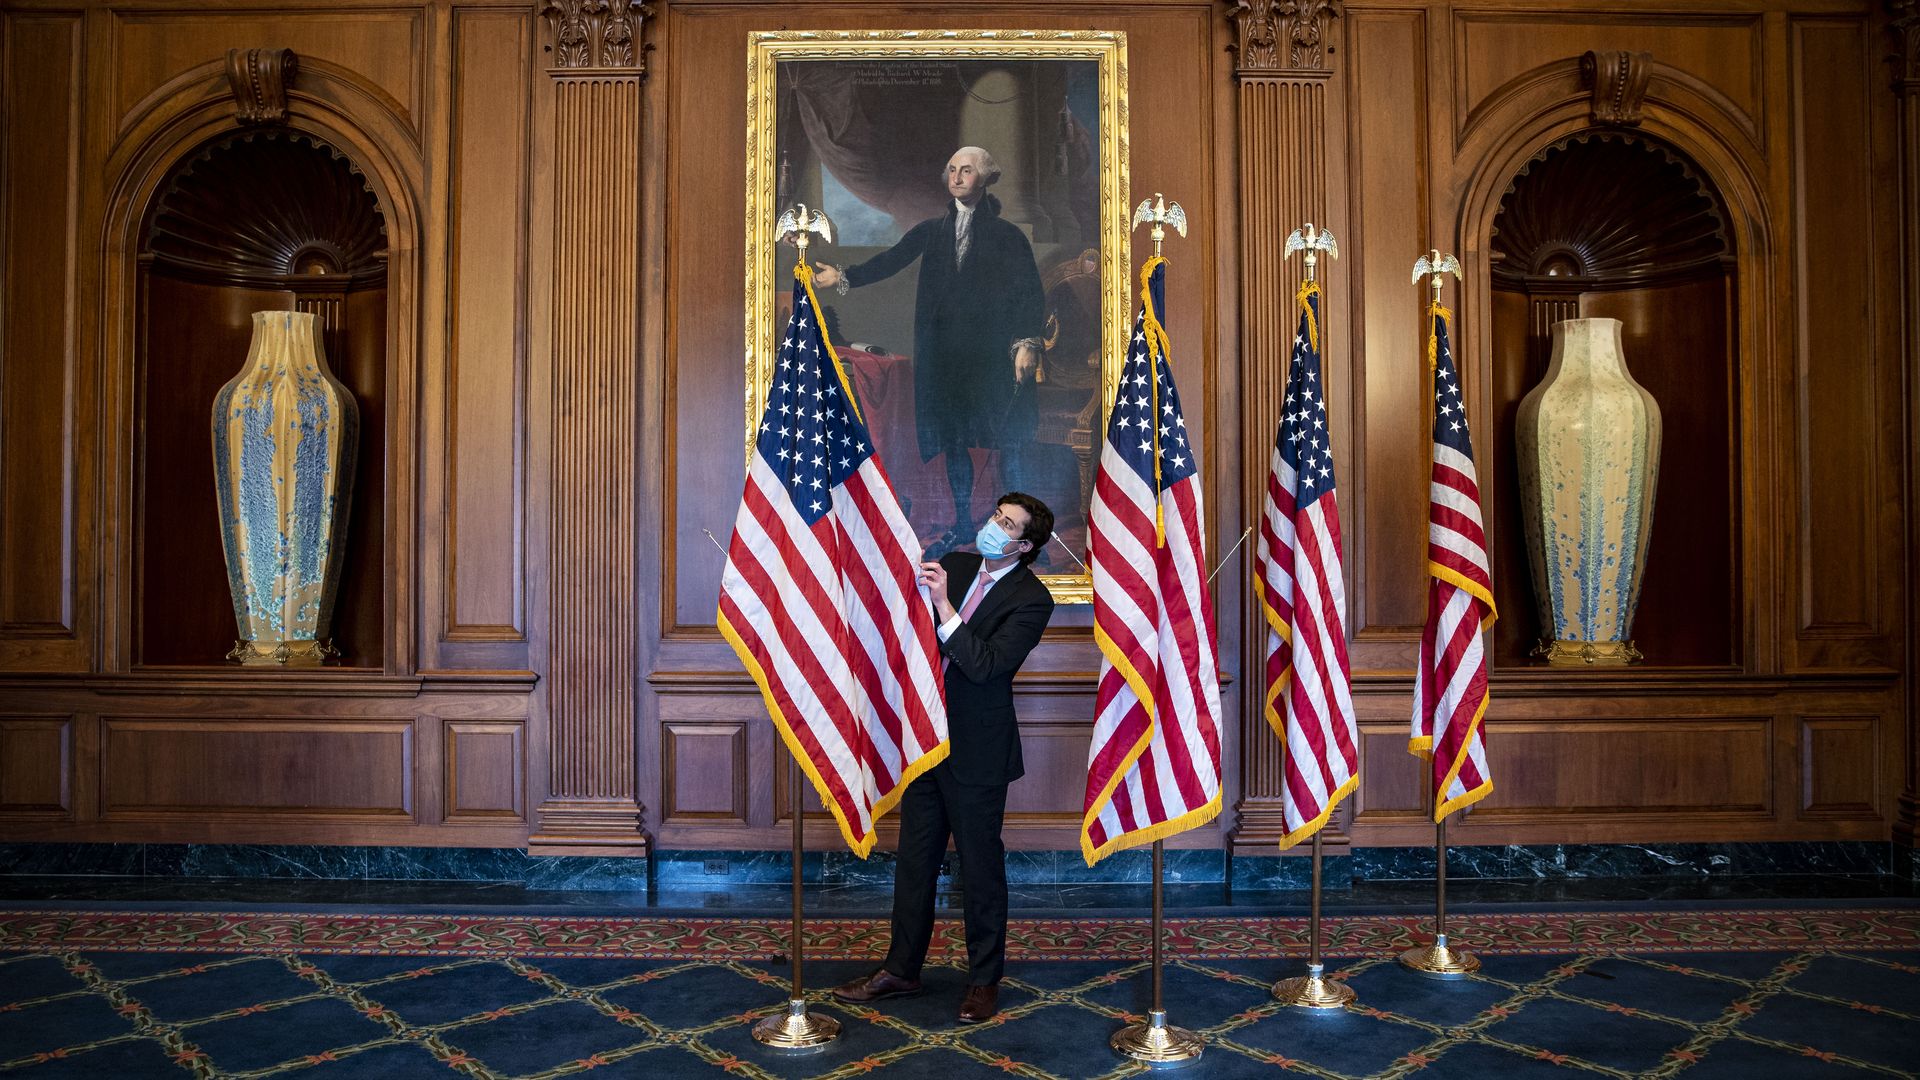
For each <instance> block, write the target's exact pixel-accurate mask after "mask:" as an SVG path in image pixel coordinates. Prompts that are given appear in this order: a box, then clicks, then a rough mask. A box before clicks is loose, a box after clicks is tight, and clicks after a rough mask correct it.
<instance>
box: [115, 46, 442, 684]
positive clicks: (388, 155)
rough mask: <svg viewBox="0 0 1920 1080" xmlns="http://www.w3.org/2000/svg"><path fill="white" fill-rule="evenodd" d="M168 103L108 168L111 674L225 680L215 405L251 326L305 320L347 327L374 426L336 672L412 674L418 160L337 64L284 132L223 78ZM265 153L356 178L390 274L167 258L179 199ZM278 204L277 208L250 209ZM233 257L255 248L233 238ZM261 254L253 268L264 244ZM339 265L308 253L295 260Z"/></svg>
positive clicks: (190, 83)
mask: <svg viewBox="0 0 1920 1080" xmlns="http://www.w3.org/2000/svg"><path fill="white" fill-rule="evenodd" d="M163 89H165V90H169V91H171V93H165V94H163V93H159V92H156V93H155V94H154V95H151V96H149V97H148V98H147V99H146V100H145V101H143V102H142V103H141V105H140V106H139V107H137V108H136V109H135V110H134V111H133V112H132V113H130V114H129V117H128V119H127V121H126V123H125V124H124V125H123V127H122V134H121V137H120V139H119V141H118V144H117V147H116V150H115V152H114V153H113V155H112V156H111V158H110V159H109V175H111V176H113V177H115V178H116V183H115V185H114V187H113V188H112V189H111V195H110V197H109V201H108V206H107V212H106V215H105V236H104V245H103V246H104V254H105V257H106V264H107V265H106V268H105V269H106V273H105V274H104V276H103V290H102V311H103V327H102V329H103V332H104V339H103V343H104V345H105V348H104V349H103V359H104V363H105V365H106V367H105V376H106V385H107V387H108V389H109V393H108V395H107V397H108V401H109V408H108V410H107V412H108V415H109V416H110V417H112V418H113V419H114V421H115V422H114V423H113V424H112V425H111V429H110V431H109V432H108V439H109V441H110V442H112V443H113V445H112V447H111V449H110V451H109V453H108V456H107V461H108V467H109V468H117V469H124V470H125V472H124V476H123V477H122V478H121V479H122V480H123V482H121V483H116V484H110V485H109V490H111V491H116V492H120V493H122V494H121V500H122V505H121V506H120V507H119V508H118V509H117V511H116V512H114V513H111V514H109V516H108V518H107V520H108V521H110V522H115V523H116V524H115V525H114V526H113V527H114V528H116V529H118V530H121V531H122V532H123V534H124V535H122V536H121V537H119V540H120V541H121V542H120V543H119V544H118V545H117V550H119V551H120V552H122V553H123V555H122V557H121V559H120V561H119V562H118V563H117V564H116V565H115V566H114V567H112V569H111V571H110V574H109V576H110V578H111V584H112V586H113V587H112V590H111V592H110V593H109V595H111V596H114V597H117V598H118V602H119V606H118V611H117V615H118V618H116V619H109V620H108V626H109V627H110V628H111V629H110V632H109V638H108V643H107V658H108V664H109V666H110V667H111V668H114V669H117V670H128V669H133V668H142V669H165V668H194V667H206V666H211V665H218V664H220V662H221V657H222V656H223V655H224V652H225V646H230V645H231V639H232V638H233V636H234V632H235V628H234V627H233V626H232V622H233V615H232V611H231V607H230V606H229V605H226V604H225V603H224V598H225V597H226V594H227V589H226V584H225V570H224V561H223V559H224V556H223V554H222V552H221V550H220V545H219V539H218V529H217V516H216V514H215V512H214V510H213V503H212V498H211V494H210V492H211V488H210V486H208V485H210V484H211V482H212V477H211V468H212V465H211V460H212V459H211V454H212V451H211V448H210V447H211V443H210V438H209V436H208V434H207V431H208V429H207V424H208V420H209V415H210V410H211V404H212V391H213V390H217V389H218V387H219V386H220V385H221V384H223V383H224V382H225V381H226V380H227V379H228V378H230V377H231V376H232V375H233V373H234V372H236V371H238V370H239V366H240V364H241V362H242V361H243V360H244V358H245V356H246V345H247V342H248V340H249V337H250V316H251V312H253V311H255V310H266V309H273V308H280V309H293V308H296V307H298V308H300V309H302V310H315V311H316V312H324V311H327V310H331V311H332V312H333V313H335V314H336V315H337V316H338V318H337V319H336V322H335V325H334V326H333V327H332V328H331V330H330V332H329V333H328V334H327V336H326V339H325V344H326V347H327V350H328V353H329V363H330V365H331V366H332V368H333V370H334V372H335V374H336V375H338V376H339V377H340V378H341V380H342V381H343V382H345V383H346V384H347V385H348V387H349V389H351V390H352V391H353V394H354V397H355V398H356V400H357V402H358V403H359V406H360V411H361V441H360V454H359V461H358V465H357V468H356V477H355V491H354V505H353V507H352V510H351V517H350V520H349V524H348V540H347V542H348V547H349V551H348V555H347V559H348V565H347V569H346V571H345V577H344V580H343V584H342V589H341V595H340V599H339V602H338V604H337V605H336V609H335V618H334V637H335V638H336V639H337V640H338V643H339V645H340V646H341V649H342V658H341V661H342V662H341V667H342V668H345V669H348V670H356V671H361V672H369V671H371V672H387V673H399V672H405V671H408V670H410V669H411V667H412V663H413V661H412V657H413V642H412V640H411V633H410V630H409V628H410V627H411V619H412V602H411V598H410V590H408V589H407V588H405V587H404V585H402V584H401V583H403V582H405V581H406V580H408V576H409V574H410V565H409V564H410V559H411V555H410V553H411V549H412V545H411V544H409V543H408V542H407V538H408V537H410V536H411V535H412V534H413V519H414V514H415V511H414V505H413V501H414V497H413V485H412V482H411V479H410V478H411V477H412V476H413V474H414V462H415V460H416V458H417V451H416V447H415V445H414V444H415V440H416V438H417V436H416V433H415V425H414V422H413V419H412V411H413V410H412V409H411V407H410V403H411V402H412V401H413V400H414V387H415V385H416V383H417V381H418V372H417V370H416V358H417V356H418V350H419V344H418V343H419V337H420V310H419V304H420V289H419V282H418V273H419V261H418V252H419V251H420V248H421V243H420V240H421V238H420V227H421V225H420V223H421V220H422V217H421V213H420V206H421V202H420V198H419V192H420V190H421V177H422V173H423V168H422V164H421V160H420V156H419V148H418V146H417V144H416V143H415V141H414V139H413V134H412V132H411V131H410V129H408V128H407V126H406V125H405V124H404V123H402V122H401V121H400V119H399V117H398V115H397V114H396V113H395V112H394V111H393V110H392V109H391V108H390V107H388V104H390V103H388V104H383V95H381V94H380V93H379V91H378V90H377V89H374V88H371V87H368V86H365V85H363V84H362V82H361V80H360V79H359V78H358V77H357V76H355V75H354V74H353V73H352V72H350V71H346V70H345V69H341V68H337V67H335V66H333V65H328V64H325V63H323V62H312V63H307V64H304V65H303V66H302V69H301V71H300V75H299V81H298V84H297V86H296V87H295V88H292V89H289V91H288V93H287V118H286V120H285V122H284V123H277V124H272V125H242V124H241V123H240V122H239V121H238V120H237V119H236V116H235V110H234V99H233V97H232V96H231V94H230V92H228V90H227V87H226V83H225V79H224V76H223V65H222V64H220V63H209V64H206V65H202V66H200V67H198V68H196V69H194V70H193V71H190V72H186V73H183V74H182V75H181V76H180V77H178V78H176V79H174V80H172V81H171V82H170V83H169V84H168V85H167V86H166V87H165V88H163ZM255 141H259V142H258V144H259V145H277V146H279V147H280V148H282V149H285V148H288V147H303V148H306V149H307V150H310V151H312V152H313V153H315V154H320V155H324V156H325V157H326V158H327V159H329V160H330V161H332V162H333V163H334V166H335V167H336V168H340V167H344V170H345V172H346V173H348V174H350V175H351V177H352V178H353V180H354V182H355V184H357V186H358V191H359V192H360V193H361V197H363V198H364V199H365V200H367V201H369V202H370V203H371V206H370V210H371V212H372V213H373V214H374V215H375V216H376V217H377V219H378V222H379V229H380V233H381V240H380V242H379V243H378V244H377V245H375V246H377V247H378V248H379V249H380V250H379V252H378V254H377V256H376V255H375V254H374V253H373V252H372V251H362V252H360V253H359V255H358V256H351V257H349V258H348V263H349V265H348V266H346V267H343V269H345V270H347V271H348V272H346V273H342V274H338V275H327V276H329V277H333V278H334V279H335V280H332V281H321V280H319V278H318V276H316V275H300V274H291V275H280V276H278V278H277V279H276V275H274V274H272V273H269V272H267V270H268V268H266V267H263V266H261V265H234V266H229V267H227V268H226V270H225V271H224V272H223V271H221V270H220V269H218V268H214V267H209V266H205V265H201V266H194V265H192V264H193V263H194V262H196V261H204V260H195V259H193V258H191V257H183V256H184V255H185V254H186V248H187V247H188V246H190V245H182V244H181V243H179V242H178V241H179V239H180V238H179V237H177V236H175V237H171V238H169V239H166V240H163V241H162V243H161V244H160V246H159V249H158V250H156V247H155V244H154V239H155V235H156V223H157V222H159V221H160V220H161V219H162V218H163V217H164V215H165V213H166V206H167V200H168V197H169V195H170V193H171V194H174V195H176V196H177V195H178V193H179V192H180V191H181V190H182V189H181V187H180V184H179V181H180V180H181V179H182V178H183V177H187V176H190V175H191V174H192V173H193V169H194V167H195V166H196V165H197V166H199V167H201V168H202V169H207V168H211V167H213V164H212V163H213V159H214V158H216V157H219V156H220V155H221V153H222V152H223V151H225V152H231V151H232V150H233V148H235V147H241V146H248V145H255ZM232 180H233V178H229V181H232ZM278 197H279V196H278V195H273V194H264V193H263V194H259V195H257V196H256V197H255V201H256V202H259V203H271V202H272V201H273V200H274V199H275V198H278ZM338 212H339V211H338V208H336V214H337V213H338ZM238 224H239V223H238V222H236V225H238ZM160 231H161V232H165V231H166V229H165V228H164V227H162V228H161V229H160ZM362 240H363V241H364V237H363V238H362ZM198 244H199V250H200V251H201V252H202V253H204V252H205V251H207V250H211V249H213V248H217V247H218V246H219V245H218V238H217V236H209V235H205V234H203V235H201V236H200V237H199V240H198ZM234 246H235V248H236V249H239V248H243V247H246V246H248V245H246V244H244V243H241V242H239V241H238V239H237V238H236V243H235V245H234ZM333 246H334V247H336V248H338V247H340V246H341V245H340V244H339V243H337V242H336V243H335V244H334V245H333ZM347 246H349V247H351V246H352V245H351V244H348V245H347ZM362 246H364V243H363V245H362ZM252 247H253V248H255V249H256V250H255V255H256V256H258V255H259V253H260V252H259V250H258V249H259V247H260V245H259V244H258V243H254V244H253V245H252ZM326 247H327V245H326V244H324V243H322V244H316V245H302V246H299V247H298V248H297V249H296V250H294V251H292V252H290V253H289V254H290V256H293V257H297V256H300V255H301V254H302V253H303V252H304V253H305V254H307V255H311V254H313V253H314V252H315V251H324V250H325V248H326ZM333 254H334V255H338V254H342V252H335V253H333ZM230 261H232V262H236V263H238V264H246V263H248V260H245V259H236V260H230ZM252 261H253V262H254V263H257V262H258V259H257V258H256V259H254V260H252ZM307 262H308V266H309V268H311V262H312V260H310V259H309V260H307ZM289 268H290V269H298V267H289ZM203 384H206V385H203ZM202 399H204V400H202ZM169 438H170V439H174V440H176V442H175V443H169V444H166V446H165V448H164V449H160V448H159V440H161V439H169ZM199 473H205V475H204V476H201V475H198V474H199ZM200 481H205V483H204V484H203V483H201V482H200ZM202 504H204V505H202ZM209 597H213V598H215V600H214V602H209V599H208V598H209ZM183 605H186V606H183ZM222 641H224V645H220V643H221V642H222ZM216 645H220V647H219V648H217V649H216V648H215V646H216Z"/></svg>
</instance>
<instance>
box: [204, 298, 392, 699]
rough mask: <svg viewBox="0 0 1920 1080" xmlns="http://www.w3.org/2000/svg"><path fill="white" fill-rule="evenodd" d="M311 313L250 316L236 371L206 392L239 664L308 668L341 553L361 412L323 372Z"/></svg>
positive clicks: (320, 642)
mask: <svg viewBox="0 0 1920 1080" xmlns="http://www.w3.org/2000/svg"><path fill="white" fill-rule="evenodd" d="M319 331H320V328H319V326H318V325H317V324H316V322H315V319H314V316H312V315H310V314H308V313H306V312H298V311H256V312H254V313H253V345H252V347H251V348H250V349H249V350H248V352H247V363H246V366H245V367H244V368H242V369H241V371H240V374H238V375H235V376H234V377H233V379H232V380H231V381H230V382H228V383H227V384H226V385H225V386H223V387H221V388H220V392H219V393H218V394H217V395H215V396H214V399H213V472H214V482H215V486H216V487H217V488H218V491H219V499H220V536H221V540H222V541H223V543H224V544H225V547H226V553H227V583H228V585H229V587H230V588H231V589H232V592H233V617H234V621H235V622H236V623H238V624H239V627H240V640H239V641H237V642H236V643H235V644H234V647H233V651H232V652H230V653H228V654H227V659H229V660H237V661H239V662H240V663H242V664H274V665H302V666H308V665H315V664H320V663H323V662H325V660H326V658H327V657H328V656H331V655H334V649H333V647H332V645H331V643H330V642H329V641H328V640H327V632H328V624H329V623H330V622H331V621H332V618H333V600H334V596H335V594H336V593H338V591H339V587H340V568H341V562H342V556H343V555H344V553H345V551H346V532H347V508H348V504H349V496H350V494H351V492H352V486H353V458H354V449H355V446H356V445H357V444H358V442H359V438H360V409H359V406H357V405H356V404H354V400H353V396H352V395H351V394H349V393H348V392H347V388H346V387H345V386H344V385H342V384H341V382H340V380H338V379H336V378H334V377H333V373H332V372H330V371H328V370H327V362H326V356H325V354H324V352H323V351H322V349H321V346H320V333H319Z"/></svg>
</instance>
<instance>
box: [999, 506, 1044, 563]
mask: <svg viewBox="0 0 1920 1080" xmlns="http://www.w3.org/2000/svg"><path fill="white" fill-rule="evenodd" d="M994 505H995V506H1017V507H1019V508H1020V509H1022V510H1025V511H1026V512H1027V530H1026V532H1025V533H1023V534H1021V535H1020V536H1017V537H1015V539H1016V540H1030V541H1032V542H1033V549H1032V550H1031V551H1026V552H1022V553H1021V555H1020V565H1021V566H1032V565H1033V560H1035V559H1037V558H1039V557H1040V549H1041V548H1044V547H1046V546H1047V541H1048V540H1051V539H1053V511H1051V510H1049V509H1047V504H1046V503H1043V502H1041V501H1040V500H1039V499H1036V498H1034V497H1033V496H1031V495H1028V494H1027V493H1025V492H1022V491H1009V492H1007V493H1006V494H1005V495H1002V496H1000V498H999V500H998V501H997V502H995V503H994Z"/></svg>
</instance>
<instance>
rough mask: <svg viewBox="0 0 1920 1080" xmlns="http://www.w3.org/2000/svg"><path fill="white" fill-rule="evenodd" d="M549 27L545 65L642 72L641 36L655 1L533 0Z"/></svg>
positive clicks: (644, 48)
mask: <svg viewBox="0 0 1920 1080" xmlns="http://www.w3.org/2000/svg"><path fill="white" fill-rule="evenodd" d="M534 11H535V13H537V14H538V15H539V16H540V19H541V21H542V22H544V23H545V24H546V27H547V40H546V45H545V48H546V52H547V67H548V68H549V69H562V70H564V69H568V68H593V69H607V68H613V69H625V70H630V71H634V72H637V73H638V74H639V75H641V76H642V77H644V76H645V75H646V73H647V57H646V53H647V50H648V49H650V48H652V47H653V46H651V45H647V44H645V43H644V42H643V41H642V35H643V31H644V30H645V29H646V22H647V20H648V19H650V18H652V17H653V5H652V4H648V3H644V2H641V0H534Z"/></svg>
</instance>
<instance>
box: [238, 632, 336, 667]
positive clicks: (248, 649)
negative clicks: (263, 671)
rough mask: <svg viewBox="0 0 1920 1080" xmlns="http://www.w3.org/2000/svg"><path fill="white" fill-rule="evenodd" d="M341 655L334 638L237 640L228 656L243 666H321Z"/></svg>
mask: <svg viewBox="0 0 1920 1080" xmlns="http://www.w3.org/2000/svg"><path fill="white" fill-rule="evenodd" d="M339 655H340V650H339V649H336V648H334V647H333V642H332V641H315V640H313V639H311V638H306V639H300V640H294V641H236V642H234V643H233V648H232V649H229V650H228V651H227V659H228V660H232V661H234V662H236V663H238V664H240V665H241V666H242V667H321V666H323V665H325V664H326V663H327V661H329V660H332V659H334V658H335V657H338V656H339Z"/></svg>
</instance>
